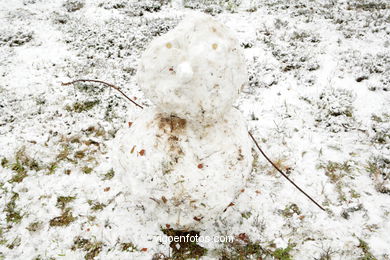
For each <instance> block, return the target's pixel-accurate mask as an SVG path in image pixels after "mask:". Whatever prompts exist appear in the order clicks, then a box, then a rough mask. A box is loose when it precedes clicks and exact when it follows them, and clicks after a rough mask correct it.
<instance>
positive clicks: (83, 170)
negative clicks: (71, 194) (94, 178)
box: [81, 166, 93, 174]
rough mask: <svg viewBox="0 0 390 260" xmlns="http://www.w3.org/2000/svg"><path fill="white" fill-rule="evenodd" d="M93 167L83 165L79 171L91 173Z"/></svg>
mask: <svg viewBox="0 0 390 260" xmlns="http://www.w3.org/2000/svg"><path fill="white" fill-rule="evenodd" d="M92 170H93V168H90V167H88V166H84V167H83V168H81V171H82V172H83V173H84V174H91V172H92Z"/></svg>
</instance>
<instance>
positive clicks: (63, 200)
mask: <svg viewBox="0 0 390 260" xmlns="http://www.w3.org/2000/svg"><path fill="white" fill-rule="evenodd" d="M75 199H76V197H72V196H60V197H57V204H56V206H57V207H59V208H60V209H65V207H66V206H67V204H68V203H70V202H72V201H74V200H75Z"/></svg>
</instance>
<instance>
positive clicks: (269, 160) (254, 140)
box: [248, 131, 325, 211]
mask: <svg viewBox="0 0 390 260" xmlns="http://www.w3.org/2000/svg"><path fill="white" fill-rule="evenodd" d="M248 134H249V135H250V137H251V138H252V140H253V142H254V143H255V145H256V147H257V148H258V149H259V151H260V153H261V154H262V155H263V156H264V157H265V159H267V161H268V162H269V163H270V164H272V166H273V167H274V168H275V169H276V170H277V171H278V172H279V173H280V174H282V175H283V177H284V178H286V179H287V180H288V181H289V182H291V184H292V185H294V186H295V188H297V189H298V190H299V191H300V192H302V193H303V194H305V196H306V197H308V198H309V199H310V200H311V201H312V202H313V203H314V204H316V205H317V206H318V207H319V208H320V209H322V210H323V211H325V209H324V208H323V207H321V206H320V204H318V203H317V202H316V201H315V200H314V199H313V198H312V197H310V196H309V195H307V193H306V192H304V191H303V190H302V189H301V188H299V186H298V185H296V184H295V183H294V182H293V181H292V180H291V179H290V178H289V177H288V176H287V175H286V174H285V173H284V172H283V171H282V170H280V169H279V168H278V166H276V165H275V164H274V163H273V162H272V161H271V159H269V158H268V156H267V155H266V154H265V153H264V152H263V150H262V149H261V148H260V146H259V144H258V143H257V141H256V139H255V138H254V137H253V135H252V134H251V132H250V131H248Z"/></svg>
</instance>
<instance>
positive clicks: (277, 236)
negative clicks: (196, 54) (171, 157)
mask: <svg viewBox="0 0 390 260" xmlns="http://www.w3.org/2000/svg"><path fill="white" fill-rule="evenodd" d="M65 2H73V1H62V0H59V1H46V0H36V1H35V0H23V1H22V0H20V1H8V2H6V1H3V2H1V3H0V54H1V57H2V59H1V60H0V77H1V80H0V160H3V159H4V158H6V159H7V160H8V163H7V162H6V161H5V160H3V162H4V163H2V165H1V166H0V259H2V258H4V259H30V258H33V259H34V258H41V259H49V258H55V259H82V258H83V257H86V255H87V254H89V256H91V254H97V256H96V257H95V258H96V259H99V258H101V259H151V258H152V257H153V255H155V254H157V253H163V254H164V255H166V256H168V255H169V254H170V248H169V245H168V244H166V243H162V244H161V243H159V242H158V236H163V233H162V231H161V227H160V226H159V223H158V222H156V221H155V215H153V214H151V212H153V209H151V208H147V209H145V208H143V207H142V205H140V204H139V203H138V201H137V200H135V199H134V197H133V195H132V193H131V192H130V189H129V185H131V184H132V183H133V182H132V181H131V180H128V181H126V182H124V181H122V180H121V178H120V173H119V172H115V173H114V176H113V178H110V176H111V175H112V173H110V170H111V168H112V167H113V165H112V162H111V160H112V159H113V158H111V157H112V156H111V152H110V151H111V150H112V149H113V148H115V146H116V143H115V142H114V139H115V137H116V136H118V135H119V133H120V132H119V133H118V131H119V129H126V128H128V122H129V121H130V122H133V126H132V127H130V128H128V130H130V129H132V131H134V129H136V128H137V125H138V124H143V123H145V121H142V120H140V119H139V118H140V117H142V116H143V115H144V113H147V111H142V110H139V109H138V108H137V107H135V106H134V105H132V104H131V103H129V102H127V101H126V100H125V99H123V98H122V97H120V96H119V95H118V93H116V92H115V91H114V90H111V89H108V88H105V87H103V86H101V85H95V84H76V85H74V86H61V82H66V81H71V80H74V79H78V78H90V79H101V80H105V81H107V82H110V83H113V84H115V85H117V86H120V87H121V88H122V90H123V91H124V92H125V93H127V94H128V95H129V97H132V98H133V97H136V98H137V100H136V101H137V102H138V103H140V104H141V105H143V106H144V107H150V108H152V106H153V105H152V104H153V103H154V100H152V98H151V97H150V99H151V100H150V101H149V100H148V98H147V97H146V96H147V95H146V96H144V94H143V92H142V91H141V89H140V87H142V86H140V85H138V83H137V79H136V78H137V77H136V72H137V68H138V64H139V62H140V60H141V56H142V53H144V51H145V49H146V48H147V46H148V45H149V43H150V42H152V41H153V40H154V39H156V38H157V37H159V36H161V35H164V34H165V33H166V32H168V31H170V30H172V29H173V28H175V26H176V25H177V24H178V23H179V21H180V20H182V18H183V17H185V16H186V15H188V14H191V13H194V12H197V11H202V12H207V13H211V14H212V15H213V16H214V19H216V20H217V21H218V22H220V23H222V24H223V25H224V26H226V27H228V28H229V30H230V31H231V34H232V35H234V37H236V38H238V40H239V44H240V45H241V46H242V47H243V48H244V57H245V64H246V66H247V67H248V74H249V77H248V84H246V85H245V86H244V88H243V89H242V92H241V93H240V95H239V97H238V100H237V101H236V102H235V103H234V107H235V108H236V109H238V110H239V111H240V113H241V114H242V115H243V117H244V118H245V121H246V122H245V123H243V124H244V125H245V124H246V125H247V128H248V129H249V130H251V132H252V133H253V135H254V136H255V137H256V139H257V140H258V141H259V143H260V146H261V147H262V148H263V149H264V150H265V152H266V153H267V154H268V155H269V157H270V158H271V159H272V160H274V161H277V162H278V164H279V165H280V166H281V167H282V168H283V169H286V168H291V170H290V174H289V177H290V178H291V179H293V180H294V181H295V182H296V183H297V184H298V185H300V186H301V187H302V188H303V189H304V190H305V191H306V192H307V193H308V194H310V195H311V196H312V197H314V198H315V199H316V200H317V201H318V202H319V203H320V204H321V205H322V206H323V207H325V208H326V209H327V211H326V212H321V211H320V210H319V209H318V208H316V207H315V205H313V204H312V203H311V202H310V201H308V200H307V198H306V197H304V196H303V195H302V194H300V193H299V191H297V190H296V189H295V188H294V187H292V186H291V185H290V184H289V183H288V182H286V180H284V179H283V178H282V177H281V176H279V175H278V173H276V172H275V171H274V170H273V169H272V167H271V166H270V165H269V164H268V163H267V162H266V161H265V160H264V158H262V157H261V155H259V156H257V155H256V153H255V152H253V153H252V156H253V157H254V158H255V160H254V163H253V170H252V172H251V173H250V175H249V180H248V182H247V184H246V187H245V190H244V191H243V192H242V194H240V196H239V197H238V198H237V199H236V200H234V206H232V207H229V208H228V210H227V211H226V215H222V216H220V217H219V218H216V219H214V220H213V221H208V222H206V223H205V226H203V227H202V228H201V235H204V236H206V235H208V236H211V237H212V236H216V235H233V236H236V237H238V235H239V234H243V233H245V234H246V235H247V236H248V237H249V239H250V241H252V242H254V243H256V244H259V245H261V246H262V248H264V249H267V250H269V251H271V252H274V251H275V250H276V249H277V248H286V247H287V246H288V245H294V246H293V247H292V250H291V251H290V252H289V254H290V255H291V257H292V258H293V259H313V258H317V259H320V258H321V257H325V256H326V254H328V255H330V257H331V258H332V259H358V258H360V257H368V256H369V255H370V254H372V255H373V256H375V257H376V258H377V259H389V257H390V250H389V248H390V238H389V236H388V230H390V224H389V223H390V221H389V218H390V214H389V212H390V200H389V193H390V191H389V190H390V188H389V186H390V185H389V169H390V166H389V157H390V150H389V149H390V145H389V141H390V140H389V138H390V137H389V135H388V133H389V124H390V123H389V120H390V117H389V114H390V96H389V94H388V93H389V92H388V90H389V83H390V81H389V79H390V67H389V64H390V63H389V60H390V57H389V53H390V52H389V42H390V38H389V22H388V13H389V5H388V3H387V2H386V1H375V2H370V1H337V2H335V1H320V0H319V1H307V0H299V1H294V2H293V3H285V2H283V1H277V2H275V1H261V2H255V1H242V3H241V4H240V3H238V1H228V2H229V3H230V4H225V2H224V3H219V2H218V1H213V4H212V5H209V6H207V5H206V4H203V3H202V2H197V1H189V0H188V1H172V2H169V1H161V2H158V1H121V0H112V1H106V0H99V1H90V0H88V1H79V2H83V3H84V6H82V7H81V8H80V9H79V10H74V11H68V10H67V8H66V5H64V4H68V3H65ZM76 2H77V1H76ZM217 2H218V3H217ZM226 3H227V2H226ZM184 6H186V7H184ZM191 8H193V9H191ZM194 9H195V10H194ZM141 13H142V16H141ZM163 37H164V36H163ZM190 64H191V63H190ZM191 65H192V64H191ZM238 69H242V67H240V68H238ZM179 71H180V72H182V73H183V74H182V75H183V81H182V82H186V81H187V80H188V79H189V78H190V77H191V73H190V72H189V67H188V65H186V64H185V63H184V64H183V66H182V67H181V68H180V70H179ZM195 75H196V72H195V71H193V75H192V77H194V76H195ZM240 75H241V73H237V75H236V76H238V77H239V76H240ZM149 76H153V75H149ZM154 76H155V75H154ZM234 87H240V86H239V85H235V84H234ZM86 101H89V102H90V103H88V104H89V105H88V104H87V103H86ZM77 102H78V103H77ZM137 118H138V119H137ZM137 120H139V121H137ZM122 131H123V130H122ZM152 132H153V131H152V130H150V133H152ZM243 138H244V137H243ZM137 141H138V140H137ZM150 141H151V140H145V139H142V140H139V142H141V143H142V142H150ZM213 141H214V142H215V143H217V142H220V143H224V142H225V140H220V139H216V140H213ZM211 146H213V145H211ZM23 147H25V148H24V149H22V148H23ZM18 151H19V153H18ZM21 151H23V152H21ZM145 151H146V153H145V154H146V155H148V154H149V153H148V150H146V149H145ZM156 156H157V155H156ZM17 161H19V162H20V163H21V164H22V166H23V167H24V169H25V172H26V175H27V176H25V177H24V178H23V180H22V181H21V182H12V181H11V179H12V178H13V177H14V176H15V175H17V172H16V171H17V170H16V168H15V165H16V163H17ZM33 161H35V162H36V163H37V165H38V166H36V165H34V164H33V163H31V162H33ZM220 163H221V164H220V165H222V162H220ZM191 164H193V162H191ZM144 165H148V164H147V163H146V162H145V164H144ZM148 166H151V165H148ZM195 167H196V165H195ZM88 168H91V169H92V170H91V171H90V172H89V170H88ZM195 170H196V169H195ZM217 188H221V187H217ZM16 194H17V195H16ZM211 194H212V193H211ZM61 196H71V197H75V198H74V200H72V201H70V202H68V203H66V206H65V208H69V209H70V211H71V213H72V216H73V217H75V220H73V221H71V222H70V223H69V224H68V225H64V226H53V225H50V221H51V220H52V219H53V218H55V217H58V216H61V214H63V213H64V211H65V209H62V208H61V207H59V206H58V205H57V201H58V199H59V197H61ZM96 203H101V204H103V205H104V206H102V207H101V208H99V207H94V205H97V204H96ZM151 203H155V202H154V201H151ZM293 204H295V205H296V206H297V207H298V209H299V210H297V208H296V207H295V206H293ZM148 205H153V204H148ZM144 210H146V211H144ZM294 210H295V211H294ZM10 212H11V213H12V212H14V213H15V212H16V213H19V214H20V217H21V218H20V221H10V220H9V216H10ZM248 212H250V214H248ZM7 216H8V219H7ZM244 216H245V217H244ZM34 223H39V225H38V224H37V228H36V230H35V229H34V228H33V229H32V228H31V227H34V225H32V224H34ZM34 230H35V231H34ZM79 238H82V239H88V241H89V242H90V244H94V245H96V247H97V251H93V250H92V249H91V248H86V247H83V246H82V245H80V244H77V241H78V240H77V239H79ZM360 240H362V241H364V242H365V243H367V246H368V251H367V250H366V249H364V250H363V248H362V247H363V246H362V245H364V244H361V242H360ZM100 242H101V244H99V243H100ZM123 243H133V244H134V246H135V247H136V249H135V250H134V252H130V251H131V250H127V251H126V250H123V247H122V244H123ZM202 246H204V247H206V248H208V249H209V251H208V254H209V256H204V257H203V258H204V259H216V258H218V257H220V255H219V254H218V250H219V249H224V248H225V249H226V248H227V249H228V250H233V251H234V248H231V247H229V245H228V244H222V243H207V244H205V245H202ZM142 248H147V250H141V249H142ZM367 252H368V253H367Z"/></svg>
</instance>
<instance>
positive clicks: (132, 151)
mask: <svg viewBox="0 0 390 260" xmlns="http://www.w3.org/2000/svg"><path fill="white" fill-rule="evenodd" d="M135 147H136V145H134V146H133V148H131V151H130V153H134V150H135Z"/></svg>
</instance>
